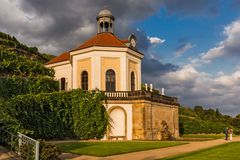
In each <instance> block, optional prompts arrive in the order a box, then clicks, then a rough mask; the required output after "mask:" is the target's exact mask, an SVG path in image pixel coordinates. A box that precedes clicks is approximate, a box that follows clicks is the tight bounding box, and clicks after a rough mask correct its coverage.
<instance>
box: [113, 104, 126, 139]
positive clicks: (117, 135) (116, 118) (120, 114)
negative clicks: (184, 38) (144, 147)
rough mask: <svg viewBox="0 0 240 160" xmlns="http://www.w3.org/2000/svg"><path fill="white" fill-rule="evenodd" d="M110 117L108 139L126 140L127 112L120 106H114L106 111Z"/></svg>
mask: <svg viewBox="0 0 240 160" xmlns="http://www.w3.org/2000/svg"><path fill="white" fill-rule="evenodd" d="M108 113H109V116H110V118H111V126H110V128H109V133H108V139H110V140H126V136H127V114H126V111H125V110H124V109H123V108H122V107H120V106H115V107H112V108H110V110H109V111H108Z"/></svg>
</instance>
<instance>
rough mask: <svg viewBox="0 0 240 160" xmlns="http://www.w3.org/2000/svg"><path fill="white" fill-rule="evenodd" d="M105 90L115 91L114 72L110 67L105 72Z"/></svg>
mask: <svg viewBox="0 0 240 160" xmlns="http://www.w3.org/2000/svg"><path fill="white" fill-rule="evenodd" d="M106 91H116V78H115V72H114V70H112V69H109V70H107V72H106Z"/></svg>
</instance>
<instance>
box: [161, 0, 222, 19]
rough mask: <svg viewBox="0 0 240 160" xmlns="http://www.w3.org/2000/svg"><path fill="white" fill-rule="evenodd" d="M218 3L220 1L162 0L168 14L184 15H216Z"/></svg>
mask: <svg viewBox="0 0 240 160" xmlns="http://www.w3.org/2000/svg"><path fill="white" fill-rule="evenodd" d="M220 2H221V1H220V0H210V1H209V0H163V4H164V6H165V7H166V9H167V11H168V12H169V13H171V14H172V13H177V14H185V15H199V14H206V15H209V14H210V15H216V14H217V13H218V10H219V5H220Z"/></svg>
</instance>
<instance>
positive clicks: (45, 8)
mask: <svg viewBox="0 0 240 160" xmlns="http://www.w3.org/2000/svg"><path fill="white" fill-rule="evenodd" d="M104 7H107V8H108V9H109V10H111V11H112V13H113V15H114V16H115V28H114V31H115V34H116V35H117V36H119V37H120V38H124V39H126V38H127V37H128V36H129V35H130V34H131V33H135V34H136V36H137V39H138V48H139V50H141V51H142V52H143V53H144V55H145V57H144V59H143V61H142V82H143V83H152V84H153V85H154V87H155V88H158V89H161V88H165V92H166V94H167V95H169V96H176V97H178V98H179V102H180V103H181V105H183V106H187V107H194V106H195V105H202V106H204V107H206V108H215V109H216V108H218V109H219V110H220V111H221V112H223V113H226V114H230V115H236V114H239V113H240V100H239V93H240V61H239V58H240V0H151V1H149V0H126V1H122V0H114V1H110V0H101V1H96V0H81V1H79V0H68V1H66V0H51V1H49V0H21V1H19V0H1V2H0V22H1V23H0V31H2V32H6V33H9V34H11V35H14V36H15V37H17V39H19V40H20V41H21V42H23V43H25V44H27V45H29V46H37V47H38V48H39V50H40V51H41V52H43V53H51V54H54V55H59V54H60V53H62V52H64V51H67V50H71V49H73V48H75V47H76V46H79V45H80V44H81V43H83V42H84V41H85V40H87V39H89V38H90V37H92V36H94V35H95V34H96V31H97V25H96V16H97V14H98V12H99V11H100V10H101V9H102V8H104Z"/></svg>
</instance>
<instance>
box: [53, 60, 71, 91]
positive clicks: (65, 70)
mask: <svg viewBox="0 0 240 160" xmlns="http://www.w3.org/2000/svg"><path fill="white" fill-rule="evenodd" d="M52 68H53V69H54V71H55V75H54V78H55V79H56V80H60V79H61V78H65V79H66V83H67V85H66V89H67V90H71V89H72V67H71V64H65V65H61V66H55V67H52Z"/></svg>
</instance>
